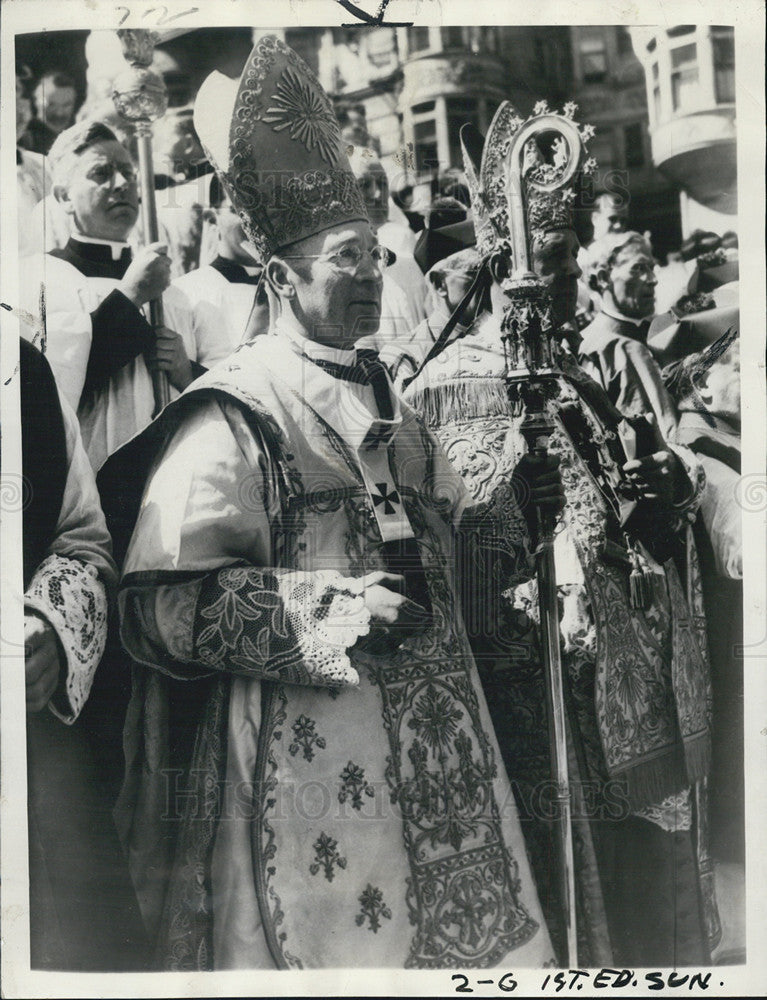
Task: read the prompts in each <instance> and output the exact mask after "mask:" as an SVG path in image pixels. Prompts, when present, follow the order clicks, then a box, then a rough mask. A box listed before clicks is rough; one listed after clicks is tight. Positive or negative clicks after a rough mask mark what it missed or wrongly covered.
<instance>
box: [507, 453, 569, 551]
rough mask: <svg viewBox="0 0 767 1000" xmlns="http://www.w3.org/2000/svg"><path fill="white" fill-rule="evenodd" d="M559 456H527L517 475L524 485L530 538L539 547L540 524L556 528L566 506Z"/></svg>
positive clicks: (522, 504)
mask: <svg viewBox="0 0 767 1000" xmlns="http://www.w3.org/2000/svg"><path fill="white" fill-rule="evenodd" d="M559 464H560V459H559V455H551V454H545V455H537V454H527V455H523V456H522V458H521V459H520V460H519V462H518V463H517V467H516V469H515V470H514V475H515V476H516V477H519V479H521V480H522V482H523V484H524V490H523V491H522V492H523V496H522V497H521V498H520V500H521V502H520V507H521V510H522V513H523V514H524V517H525V521H526V522H527V527H528V530H529V532H530V538H531V540H532V542H533V544H534V545H537V544H538V520H539V515H540V518H541V519H542V520H543V521H544V522H545V523H548V524H552V525H553V524H554V523H555V522H556V520H557V518H558V517H559V515H560V514H561V512H562V510H563V509H564V506H565V491H564V488H563V486H562V476H561V473H560V471H559Z"/></svg>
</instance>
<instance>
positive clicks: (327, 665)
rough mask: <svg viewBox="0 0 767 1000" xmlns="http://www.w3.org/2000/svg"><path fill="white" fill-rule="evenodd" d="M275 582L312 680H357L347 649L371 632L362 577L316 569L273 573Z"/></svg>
mask: <svg viewBox="0 0 767 1000" xmlns="http://www.w3.org/2000/svg"><path fill="white" fill-rule="evenodd" d="M277 584H278V589H279V593H280V596H281V597H282V600H283V603H284V605H285V611H286V614H287V618H288V621H289V622H290V624H291V627H292V629H293V632H294V634H295V636H296V639H297V640H298V645H299V646H300V648H301V652H302V654H303V656H302V658H303V665H304V667H305V669H306V671H307V673H308V674H309V677H310V678H311V680H312V682H313V683H315V684H319V685H326V684H330V685H343V686H346V685H350V684H351V685H356V684H359V676H358V674H357V671H356V670H355V669H354V667H353V666H352V665H351V663H350V661H349V656H348V654H347V652H346V651H347V649H349V648H350V647H351V646H353V645H354V644H355V643H356V642H357V640H358V639H360V638H361V637H362V636H364V635H367V634H368V632H369V631H370V612H369V611H368V609H367V607H366V606H365V601H364V599H363V597H362V591H361V581H359V580H353V579H349V578H347V577H343V576H341V574H340V573H337V572H335V571H333V570H324V571H323V570H319V571H316V572H314V573H312V574H307V573H285V574H284V575H281V574H277Z"/></svg>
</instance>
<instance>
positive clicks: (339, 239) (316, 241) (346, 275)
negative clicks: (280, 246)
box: [277, 222, 383, 348]
mask: <svg viewBox="0 0 767 1000" xmlns="http://www.w3.org/2000/svg"><path fill="white" fill-rule="evenodd" d="M377 245H378V243H377V240H376V238H375V236H374V235H373V232H372V230H371V228H370V226H369V225H368V224H367V223H364V222H351V223H349V224H348V225H343V226H337V227H335V228H334V229H331V230H328V231H327V232H325V233H319V234H318V235H317V236H313V237H310V238H309V239H307V240H304V241H303V242H302V243H301V244H299V245H298V247H296V248H290V249H289V250H288V252H286V253H285V254H284V255H283V254H280V255H277V259H278V260H282V261H284V262H285V264H287V265H288V277H289V280H290V283H291V285H292V286H293V289H294V292H295V300H294V312H295V315H296V317H297V318H298V320H299V322H300V323H301V325H302V326H303V328H304V330H305V331H306V334H307V336H308V337H309V339H310V340H315V341H317V342H318V343H323V344H328V345H329V346H332V347H341V348H350V347H352V346H353V345H354V344H355V343H356V342H357V341H358V340H359V339H360V338H361V337H365V336H368V335H370V334H373V333H375V332H376V331H377V330H378V327H379V324H380V322H381V291H382V288H383V275H382V274H381V270H380V268H379V267H378V265H377V264H376V263H375V261H374V260H373V258H372V256H371V251H372V250H373V249H374V248H375V247H376V246H377Z"/></svg>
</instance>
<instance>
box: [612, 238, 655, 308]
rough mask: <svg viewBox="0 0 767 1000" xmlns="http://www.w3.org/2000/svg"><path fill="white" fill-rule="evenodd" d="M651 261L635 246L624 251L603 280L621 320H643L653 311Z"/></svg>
mask: <svg viewBox="0 0 767 1000" xmlns="http://www.w3.org/2000/svg"><path fill="white" fill-rule="evenodd" d="M657 284H658V279H657V278H656V277H655V261H654V260H653V259H652V257H651V256H650V255H649V254H648V253H647V251H646V250H645V249H644V248H643V247H641V246H639V245H631V244H629V246H627V247H624V249H623V250H621V251H620V253H619V254H618V257H617V259H616V260H615V263H614V264H613V266H612V267H611V268H610V271H609V274H608V276H607V281H606V287H607V290H608V291H609V292H610V293H611V294H612V297H613V301H614V302H615V305H616V307H617V308H618V310H619V311H620V312H622V313H623V315H624V316H629V317H631V318H632V319H644V318H645V317H646V316H650V315H652V313H653V312H654V310H655V286H656V285H657Z"/></svg>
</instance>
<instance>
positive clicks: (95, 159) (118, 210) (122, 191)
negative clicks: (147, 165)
mask: <svg viewBox="0 0 767 1000" xmlns="http://www.w3.org/2000/svg"><path fill="white" fill-rule="evenodd" d="M56 196H57V198H59V200H60V201H61V202H62V204H63V205H64V208H65V209H66V211H67V212H69V213H70V214H71V215H73V216H74V220H75V225H76V227H77V229H78V231H79V232H80V233H82V235H83V236H93V237H94V238H95V239H102V240H115V241H122V240H125V239H127V238H128V234H129V233H130V231H131V229H132V228H133V226H134V225H135V224H136V219H137V218H138V187H137V181H136V170H135V168H134V166H133V161H132V160H131V158H130V156H129V155H128V153H127V151H126V150H125V148H124V147H123V146H121V145H120V143H119V142H116V141H114V140H112V139H110V140H102V141H100V142H96V143H94V144H93V145H92V146H89V147H88V148H87V149H86V150H84V151H83V153H81V154H80V156H79V157H78V158H77V161H76V163H75V165H74V166H73V168H72V170H71V173H70V176H69V182H68V184H67V186H66V189H65V190H60V189H57V190H56Z"/></svg>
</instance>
